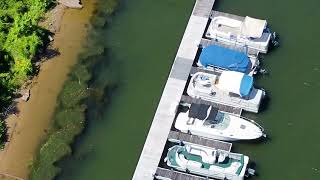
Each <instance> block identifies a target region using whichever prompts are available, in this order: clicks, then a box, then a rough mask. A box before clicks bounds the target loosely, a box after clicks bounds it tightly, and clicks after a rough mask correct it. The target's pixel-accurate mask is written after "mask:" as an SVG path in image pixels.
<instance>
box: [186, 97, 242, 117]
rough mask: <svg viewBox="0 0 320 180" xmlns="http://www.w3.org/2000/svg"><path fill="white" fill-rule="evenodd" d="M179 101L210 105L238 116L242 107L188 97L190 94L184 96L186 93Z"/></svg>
mask: <svg viewBox="0 0 320 180" xmlns="http://www.w3.org/2000/svg"><path fill="white" fill-rule="evenodd" d="M181 101H183V102H186V103H189V104H191V103H195V104H206V105H210V106H213V107H215V108H218V109H219V110H220V111H223V112H227V113H231V114H234V115H237V116H240V115H241V113H242V109H241V108H237V107H232V106H228V105H224V104H217V103H214V102H211V101H206V100H203V99H196V98H193V97H190V96H186V95H183V96H182V97H181Z"/></svg>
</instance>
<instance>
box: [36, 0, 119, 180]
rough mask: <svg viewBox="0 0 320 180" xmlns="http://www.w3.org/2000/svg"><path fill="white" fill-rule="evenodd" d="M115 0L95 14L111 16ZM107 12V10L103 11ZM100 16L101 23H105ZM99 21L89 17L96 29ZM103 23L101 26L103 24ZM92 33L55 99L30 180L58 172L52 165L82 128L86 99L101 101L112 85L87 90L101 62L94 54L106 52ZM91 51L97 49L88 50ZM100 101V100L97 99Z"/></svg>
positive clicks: (47, 176) (65, 154) (98, 7)
mask: <svg viewBox="0 0 320 180" xmlns="http://www.w3.org/2000/svg"><path fill="white" fill-rule="evenodd" d="M116 2H117V0H107V1H105V2H101V4H100V2H99V4H98V5H97V11H96V15H97V14H99V13H100V14H101V13H102V14H104V13H107V14H106V15H107V16H109V15H112V13H113V12H114V10H115V8H116V7H117V6H116V4H117V3H116ZM105 9H108V11H105ZM107 16H104V21H107V19H105V17H107ZM97 21H99V23H98V24H99V25H98V26H101V27H103V26H104V25H102V24H100V23H102V22H103V21H102V19H101V18H99V16H93V19H92V21H91V23H92V26H96V25H97V24H94V22H97ZM103 24H104V23H103ZM94 33H96V32H95V31H91V32H90V34H89V36H90V37H91V39H88V42H87V43H86V44H87V50H86V51H85V52H84V53H82V54H80V55H79V57H80V59H79V60H78V63H77V65H75V66H74V67H73V69H72V70H71V73H70V74H69V78H68V80H67V81H66V82H65V84H64V87H63V89H62V90H61V92H60V95H59V97H58V107H57V109H56V113H55V116H54V117H53V122H54V124H53V127H52V129H51V130H50V132H49V135H48V137H47V139H46V141H45V142H44V143H43V144H42V145H41V147H40V149H39V152H38V154H37V155H36V158H35V160H34V161H33V164H32V167H31V174H30V179H32V180H43V179H48V180H49V179H53V178H54V177H55V176H57V175H58V174H59V172H60V168H59V167H57V166H56V165H55V163H56V162H58V161H59V160H61V159H62V158H63V157H65V156H67V155H69V154H71V153H72V150H71V148H70V144H71V143H72V142H73V140H74V138H75V137H76V136H77V135H79V134H80V133H81V132H82V130H83V129H84V127H85V113H86V109H87V102H88V100H89V97H92V98H101V97H104V94H105V93H107V92H108V89H112V88H113V85H112V84H106V86H105V87H104V88H103V91H100V90H99V89H94V88H91V87H89V82H90V80H91V78H92V75H93V73H94V71H93V69H94V68H95V67H96V66H99V63H100V62H101V61H102V60H103V59H100V58H97V55H100V54H102V53H106V52H105V49H104V48H101V49H99V48H97V46H96V45H97V44H96V43H95V42H97V41H98V40H99V36H95V35H93V34H94ZM93 49H99V50H97V51H92V50H93ZM101 100H102V101H103V100H104V99H103V98H101Z"/></svg>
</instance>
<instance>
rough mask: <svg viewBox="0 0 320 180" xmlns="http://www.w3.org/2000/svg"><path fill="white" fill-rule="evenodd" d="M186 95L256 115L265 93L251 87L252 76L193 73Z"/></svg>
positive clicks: (227, 72)
mask: <svg viewBox="0 0 320 180" xmlns="http://www.w3.org/2000/svg"><path fill="white" fill-rule="evenodd" d="M187 94H188V95H189V96H191V97H193V98H201V99H204V100H207V101H211V102H215V103H218V104H224V105H228V106H232V107H238V108H241V109H243V110H246V111H250V112H255V113H257V112H258V111H259V107H260V103H261V101H262V99H263V97H264V96H265V91H264V90H260V89H256V88H254V87H253V77H252V76H249V75H246V74H244V73H240V72H235V71H223V72H221V74H218V73H216V74H209V73H205V72H197V73H195V74H194V75H193V76H192V78H191V80H190V83H189V86H188V88H187Z"/></svg>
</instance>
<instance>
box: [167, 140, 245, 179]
mask: <svg viewBox="0 0 320 180" xmlns="http://www.w3.org/2000/svg"><path fill="white" fill-rule="evenodd" d="M165 162H166V163H167V165H168V166H169V167H172V168H175V169H177V170H180V171H184V172H190V173H193V174H196V175H201V176H205V177H211V178H215V179H223V180H225V179H229V180H243V179H244V176H245V174H246V171H247V165H248V162H249V157H248V156H245V155H242V154H237V153H231V152H228V151H223V150H217V149H213V148H210V147H207V146H201V145H197V144H192V143H188V144H185V145H174V146H172V147H171V148H169V150H168V153H167V157H166V158H165Z"/></svg>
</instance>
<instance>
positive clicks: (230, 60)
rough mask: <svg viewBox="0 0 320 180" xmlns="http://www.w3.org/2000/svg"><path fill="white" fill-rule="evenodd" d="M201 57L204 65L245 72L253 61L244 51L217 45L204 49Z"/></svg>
mask: <svg viewBox="0 0 320 180" xmlns="http://www.w3.org/2000/svg"><path fill="white" fill-rule="evenodd" d="M199 59H200V63H201V64H202V65H203V66H204V67H207V66H208V65H211V66H216V67H220V68H223V69H227V70H231V71H238V72H243V73H245V72H246V71H247V69H248V68H249V67H251V61H250V60H249V58H248V57H247V55H245V54H244V53H241V52H238V51H234V50H231V49H228V48H224V47H221V46H216V45H212V46H208V47H206V48H204V49H202V52H201V54H200V58H199Z"/></svg>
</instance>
